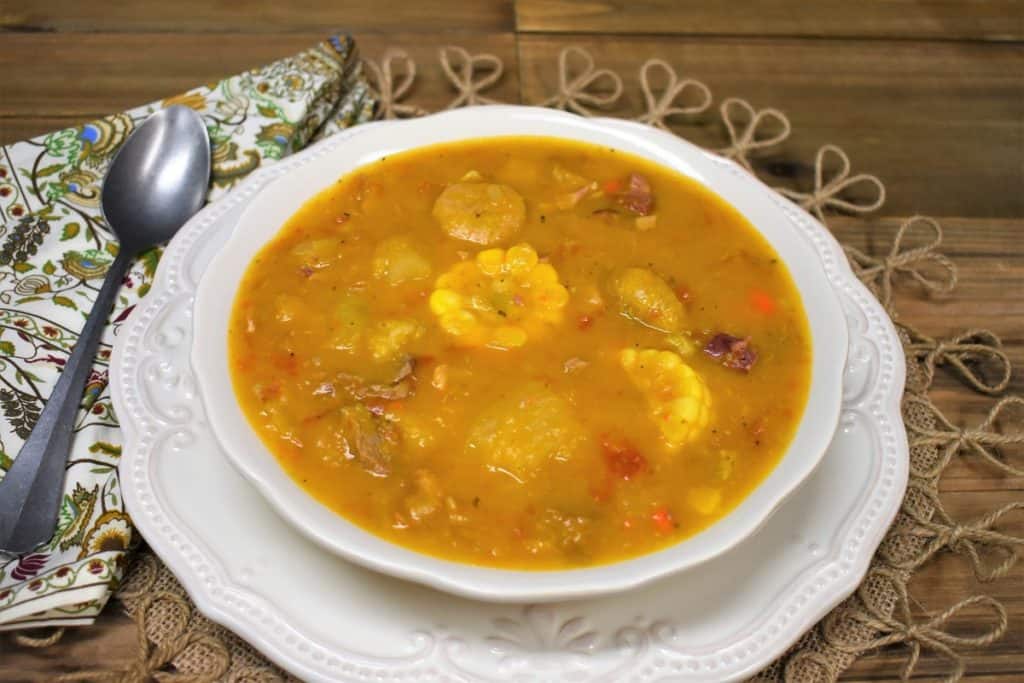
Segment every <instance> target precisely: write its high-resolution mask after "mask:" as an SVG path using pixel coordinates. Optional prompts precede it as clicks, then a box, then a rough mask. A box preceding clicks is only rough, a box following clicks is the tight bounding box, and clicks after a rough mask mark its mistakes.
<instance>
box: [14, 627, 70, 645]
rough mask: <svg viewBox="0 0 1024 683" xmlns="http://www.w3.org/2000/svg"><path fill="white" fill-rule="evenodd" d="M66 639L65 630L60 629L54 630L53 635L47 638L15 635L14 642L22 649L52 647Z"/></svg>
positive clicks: (22, 634) (21, 634)
mask: <svg viewBox="0 0 1024 683" xmlns="http://www.w3.org/2000/svg"><path fill="white" fill-rule="evenodd" d="M63 637H64V628H63V627H59V628H55V629H54V630H53V633H51V634H49V635H46V636H30V635H28V634H26V633H15V634H14V642H16V643H17V644H18V645H21V646H22V647H36V648H39V647H50V646H51V645H56V644H57V643H58V642H60V639H61V638H63Z"/></svg>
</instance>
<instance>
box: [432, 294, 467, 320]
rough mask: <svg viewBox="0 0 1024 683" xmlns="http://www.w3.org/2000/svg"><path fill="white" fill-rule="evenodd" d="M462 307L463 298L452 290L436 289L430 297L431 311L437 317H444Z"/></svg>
mask: <svg viewBox="0 0 1024 683" xmlns="http://www.w3.org/2000/svg"><path fill="white" fill-rule="evenodd" d="M461 307H462V297H461V296H460V295H459V294H458V293H457V292H453V291H452V290H450V289H435V290H434V291H433V293H432V294H431V295H430V310H431V311H433V312H434V314H435V315H444V314H445V313H448V312H450V311H455V310H458V309H459V308H461Z"/></svg>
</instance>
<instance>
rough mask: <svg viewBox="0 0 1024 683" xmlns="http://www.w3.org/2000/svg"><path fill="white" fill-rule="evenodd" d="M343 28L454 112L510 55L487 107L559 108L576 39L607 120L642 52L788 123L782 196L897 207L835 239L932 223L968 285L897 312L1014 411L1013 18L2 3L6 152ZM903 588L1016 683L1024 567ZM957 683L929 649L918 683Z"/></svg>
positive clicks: (985, 485) (948, 488)
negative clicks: (997, 575)
mask: <svg viewBox="0 0 1024 683" xmlns="http://www.w3.org/2000/svg"><path fill="white" fill-rule="evenodd" d="M337 29H348V30H350V31H352V32H353V33H354V34H355V36H356V37H357V40H358V42H359V45H360V48H361V50H362V51H363V53H364V54H365V55H368V56H371V57H378V56H379V55H380V54H381V53H382V52H383V51H384V49H385V48H386V47H388V46H391V45H395V46H402V47H405V48H407V49H408V50H409V52H410V53H411V54H412V55H413V56H414V57H415V58H416V59H417V61H418V62H419V64H420V67H421V73H422V75H421V77H420V79H419V81H418V82H417V85H416V87H415V91H414V93H413V98H414V99H415V101H416V102H417V103H419V104H421V105H423V106H425V107H427V108H440V107H443V106H444V105H445V104H446V103H447V102H448V101H449V100H450V99H451V97H452V92H451V91H450V90H449V89H448V88H447V86H446V84H445V83H444V81H443V80H442V78H441V76H440V72H439V70H438V69H437V68H436V48H437V47H439V46H441V45H445V44H455V45H462V46H464V47H466V48H467V49H469V50H470V52H482V51H488V52H493V53H495V54H498V55H499V56H500V57H501V58H502V59H504V61H505V64H506V76H505V77H504V79H503V81H502V82H501V84H500V85H499V87H498V88H497V89H496V90H495V91H493V93H491V94H493V95H494V96H495V97H497V98H499V99H504V100H510V101H511V100H517V99H519V98H522V101H524V102H528V103H532V102H539V101H540V100H542V99H544V97H546V96H547V95H548V94H550V92H551V90H552V88H553V86H554V84H555V82H556V72H555V70H554V62H555V59H556V56H557V53H558V51H559V49H560V48H561V47H562V46H563V45H566V44H570V43H576V44H580V45H583V46H585V47H587V48H589V49H591V50H592V51H593V52H594V54H595V56H596V57H597V60H598V65H599V66H606V67H610V68H612V69H614V70H616V71H618V72H619V73H621V74H622V75H623V76H624V78H625V80H626V86H627V88H626V90H627V97H626V98H624V101H623V106H622V107H621V108H620V109H618V110H616V111H615V112H614V113H619V114H627V113H636V112H637V110H638V107H639V106H640V99H639V93H638V91H637V90H636V83H637V78H636V70H637V67H638V66H639V65H640V64H641V63H642V62H643V61H644V60H645V59H646V58H648V57H652V56H659V57H662V58H664V59H666V60H667V61H669V62H670V63H672V64H673V65H674V66H675V67H676V68H677V70H678V71H679V72H680V73H682V74H686V75H689V76H692V77H694V78H697V79H700V80H702V81H703V82H705V83H706V84H707V85H708V86H709V87H710V88H711V90H712V92H713V93H714V95H715V97H716V100H719V99H721V98H723V97H726V96H730V95H736V96H741V97H744V98H747V99H749V100H751V101H752V102H753V103H755V104H756V105H758V106H774V107H777V108H779V109H782V110H783V111H785V112H786V113H787V114H788V115H789V117H790V119H791V120H792V123H793V130H794V134H793V135H792V137H791V139H790V140H789V141H787V142H786V143H785V144H784V145H783V146H782V147H780V148H779V149H778V150H775V151H774V152H773V154H772V155H771V160H772V161H773V163H772V164H771V165H770V169H771V173H773V174H775V175H777V176H778V178H777V181H778V183H779V184H796V185H799V184H801V183H803V184H805V183H806V182H807V181H808V178H809V174H810V172H811V166H810V164H811V161H812V159H813V155H814V151H815V150H816V149H817V147H818V146H819V145H821V144H823V143H826V142H832V143H836V144H838V145H840V146H842V147H843V148H845V149H846V151H847V152H848V153H849V155H850V157H851V159H852V160H853V165H854V171H855V172H858V171H865V172H871V173H875V174H877V175H878V176H880V177H881V178H882V179H883V180H884V181H885V183H886V185H887V188H888V192H889V201H888V202H887V205H886V206H885V208H884V209H883V210H882V211H881V212H880V213H881V217H879V218H878V219H875V220H872V221H870V222H868V223H866V224H865V223H864V222H862V221H859V220H853V219H843V220H838V221H836V222H835V230H836V232H837V234H838V236H839V237H840V239H842V240H843V241H846V242H848V243H851V244H854V245H856V246H859V247H861V248H863V249H865V250H867V251H868V252H870V253H874V254H879V253H880V252H881V250H882V249H883V248H884V247H885V245H887V244H888V239H889V237H890V236H891V235H892V233H893V231H894V230H895V228H896V227H897V226H898V224H899V222H900V219H901V218H903V217H906V216H908V215H911V214H914V213H917V212H920V213H925V214H928V215H931V216H934V217H936V218H937V219H939V220H940V222H941V223H942V224H943V225H944V226H945V230H946V240H945V246H944V249H945V251H946V253H947V254H948V255H949V256H950V257H951V258H952V259H953V260H954V261H955V262H956V264H957V266H958V267H959V270H960V284H959V287H958V288H957V290H956V292H955V294H954V295H953V296H951V297H948V298H945V299H942V300H939V301H934V300H928V299H925V298H923V297H921V296H919V295H917V294H915V293H914V292H912V291H910V292H903V293H901V295H900V298H899V304H900V310H901V315H902V316H903V317H904V318H905V319H906V320H908V321H912V322H914V323H915V324H917V325H918V326H919V327H920V328H922V329H923V330H925V331H927V332H928V333H930V334H933V335H943V334H949V333H954V332H958V331H961V330H964V329H967V328H971V327H985V328H989V329H991V330H993V331H994V332H996V333H997V334H999V335H1001V336H1002V338H1003V340H1004V342H1005V344H1006V347H1007V350H1008V352H1009V354H1010V357H1011V358H1012V359H1013V361H1014V362H1015V363H1016V365H1017V372H1016V373H1015V375H1014V379H1013V382H1012V386H1011V389H1010V390H1011V391H1012V392H1014V393H1018V394H1024V372H1021V368H1024V3H1022V2H1021V0H976V1H974V2H970V3H967V2H964V3H955V2H947V1H943V0H920V1H914V0H893V1H890V2H876V1H873V2H857V3H854V2H845V1H843V0H821V1H820V2H816V3H802V2H797V1H796V0H757V1H753V2H748V3H743V4H742V5H737V4H735V3H721V2H715V1H714V0H707V1H703V2H700V1H696V0H693V1H690V2H673V1H672V0H631V1H630V2H624V1H620V0H560V1H555V2H547V1H542V0H477V1H475V2H463V1H461V0H419V2H408V3H404V4H398V3H394V4H392V3H386V2H381V1H380V0H359V1H356V2H345V3H319V2H313V1H311V0H303V1H301V2H292V3H280V2H272V1H270V0H257V1H253V2H246V3H235V2H226V1H220V2H217V1H214V2H210V1H207V0H176V1H175V2H157V1H154V0H149V1H146V2H136V3H131V2H116V3H82V2H78V1H75V0H56V1H51V2H33V1H31V0H2V2H0V73H2V74H3V78H2V81H0V144H2V143H7V142H12V141H14V140H19V139H22V138H25V137H28V136H30V135H34V134H38V133H42V132H45V131H49V130H52V129H54V128H58V127H61V126H65V125H71V124H74V123H78V122H81V121H83V120H86V119H90V118H93V117H96V116H100V115H103V114H106V113H109V112H113V111H118V110H121V109H124V108H127V107H130V106H133V105H138V104H141V103H144V102H147V101H150V100H155V99H158V98H162V97H164V96H167V95H170V94H173V93H176V92H179V91H182V90H185V89H187V88H189V87H191V86H193V85H195V84H197V83H201V82H206V81H211V80H215V79H217V78H219V77H221V76H224V75H227V74H230V73H233V72H236V71H240V70H242V69H245V68H248V67H251V66H253V65H256V64H261V63H264V62H267V61H270V60H273V59H275V58H278V57H281V56H285V55H287V54H290V53H292V52H295V51H297V50H300V49H302V48H304V47H306V46H308V45H309V44H311V43H312V42H314V41H316V40H318V39H320V38H321V37H322V36H323V35H324V34H326V33H328V32H331V31H333V30H337ZM709 116H710V114H709V115H708V116H706V117H704V119H705V121H707V120H709ZM697 123H700V121H698V122H697ZM679 132H680V133H682V134H684V135H687V136H688V137H691V138H692V139H694V140H695V141H696V142H698V143H704V144H712V143H714V142H715V136H716V135H717V134H718V133H717V131H716V129H715V128H714V127H713V126H709V125H703V126H700V125H694V126H687V127H685V128H680V129H679ZM935 396H936V400H937V401H938V403H939V404H940V405H941V407H942V408H944V409H946V410H947V411H948V414H949V415H951V416H952V418H953V420H954V422H956V423H958V424H962V425H972V424H975V423H977V422H978V421H980V420H981V419H982V418H983V416H984V413H985V411H986V410H987V408H988V407H989V406H990V405H991V399H988V398H986V397H982V396H977V395H971V394H969V393H966V392H965V391H964V390H963V389H962V388H961V387H960V385H959V384H958V383H957V382H956V381H955V380H953V379H951V378H949V377H948V376H946V375H943V374H942V373H941V371H940V378H939V380H938V383H937V385H936V392H935ZM1020 423H1021V421H1020V419H1019V417H1018V421H1017V425H1016V426H1018V427H1019V426H1020ZM1022 455H1024V454H1021V453H1017V454H1016V457H1017V458H1020V457H1021V456H1022ZM1017 462H1020V460H1018V461H1017ZM942 491H943V499H944V501H945V503H946V505H947V506H948V507H949V508H950V510H951V511H952V512H953V513H954V514H958V515H963V516H965V517H968V518H970V517H973V516H976V515H978V514H980V513H981V512H983V511H986V510H988V509H991V508H992V507H995V506H997V505H1000V504H1002V503H1006V502H1010V501H1015V500H1021V499H1022V497H1024V480H1021V479H1019V478H1011V477H1000V476H996V475H994V474H993V473H992V472H991V471H990V470H988V469H986V468H985V467H984V466H982V465H979V464H978V463H975V462H972V461H969V460H960V461H957V462H956V463H954V464H953V465H952V466H951V467H950V469H949V470H948V472H947V474H946V476H945V478H944V479H943V481H942ZM1007 530H1008V531H1010V532H1012V533H1016V534H1018V535H1021V534H1024V519H1021V517H1019V516H1018V517H1017V518H1016V519H1015V520H1013V521H1012V522H1011V523H1010V524H1008V525H1007ZM911 587H912V593H913V595H914V596H915V597H916V599H917V600H918V601H919V602H920V603H921V605H920V608H921V609H926V610H938V609H941V608H944V607H946V606H948V605H950V604H952V603H954V602H956V601H958V600H960V599H961V598H963V597H966V596H967V595H969V594H973V593H979V592H983V593H988V594H990V595H993V596H995V597H997V598H998V599H1000V600H1001V601H1002V602H1003V604H1004V605H1005V606H1006V607H1007V609H1008V611H1009V614H1010V630H1009V632H1008V633H1007V635H1006V636H1005V637H1004V638H1003V639H1002V640H1001V641H999V642H998V643H996V644H994V645H993V646H992V647H991V648H988V649H986V650H984V651H980V652H972V653H968V655H967V666H968V678H969V679H971V680H977V681H982V680H984V681H992V682H995V681H1000V682H1006V683H1008V682H1009V681H1019V680H1022V679H1024V590H1022V589H1024V569H1022V565H1018V566H1017V567H1016V568H1015V570H1014V573H1013V574H1012V575H1011V576H1010V577H1009V578H1006V579H1004V580H1002V581H999V582H996V583H993V584H988V585H979V584H978V583H977V582H976V581H975V580H974V578H973V576H972V575H971V574H970V571H969V569H968V568H967V567H966V565H965V564H964V563H963V562H962V561H960V560H959V559H958V558H956V557H952V556H948V555H944V556H940V557H939V558H938V559H937V560H935V561H934V562H932V563H931V564H929V565H928V566H927V567H925V568H924V569H923V570H922V571H921V572H920V573H919V575H918V576H917V577H916V578H915V579H914V581H913V583H912V586H911ZM954 625H955V630H956V631H957V632H958V633H961V634H964V635H966V634H972V633H977V632H979V631H980V630H981V629H982V628H983V623H982V622H981V619H980V614H978V613H972V612H966V613H963V614H962V615H959V616H958V617H957V618H956V619H955V620H954ZM134 650H135V629H134V626H133V624H132V622H131V621H130V620H129V619H128V618H127V617H125V616H124V615H123V614H121V613H120V611H119V610H118V609H116V608H113V609H110V610H108V611H107V612H106V613H105V614H104V616H103V617H102V618H101V619H100V620H99V622H98V623H97V624H96V625H95V626H93V627H91V628H85V629H78V630H74V631H72V632H70V633H69V634H67V635H66V636H65V638H64V640H63V642H62V643H61V644H60V645H58V646H56V647H54V648H51V649H49V650H45V651H31V650H24V649H20V648H16V647H14V646H13V644H12V642H11V641H10V640H9V639H8V638H4V637H0V680H5V681H34V680H48V679H50V678H52V677H54V676H56V675H57V674H59V673H64V672H74V671H77V670H79V669H81V668H86V667H94V666H104V667H109V666H111V665H114V664H116V663H118V662H122V661H126V660H127V659H128V658H129V657H130V656H131V655H132V654H133V653H134ZM903 653H904V651H903V650H902V649H901V648H891V649H887V650H884V651H882V652H880V653H876V654H873V655H870V656H865V657H863V658H861V659H860V660H859V661H858V662H857V663H856V664H855V665H854V666H853V667H852V668H851V669H850V670H849V671H848V672H847V673H846V674H845V675H844V679H845V680H849V681H867V680H884V679H892V678H895V677H896V676H897V674H898V671H899V666H900V663H901V661H902V657H903ZM945 671H946V669H945V663H944V662H943V661H942V660H941V659H939V658H937V657H935V656H934V655H933V654H931V653H928V652H926V653H925V654H924V656H923V659H922V662H921V664H920V665H919V666H918V668H917V671H916V673H915V679H934V678H940V677H941V676H942V675H944V673H945Z"/></svg>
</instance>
